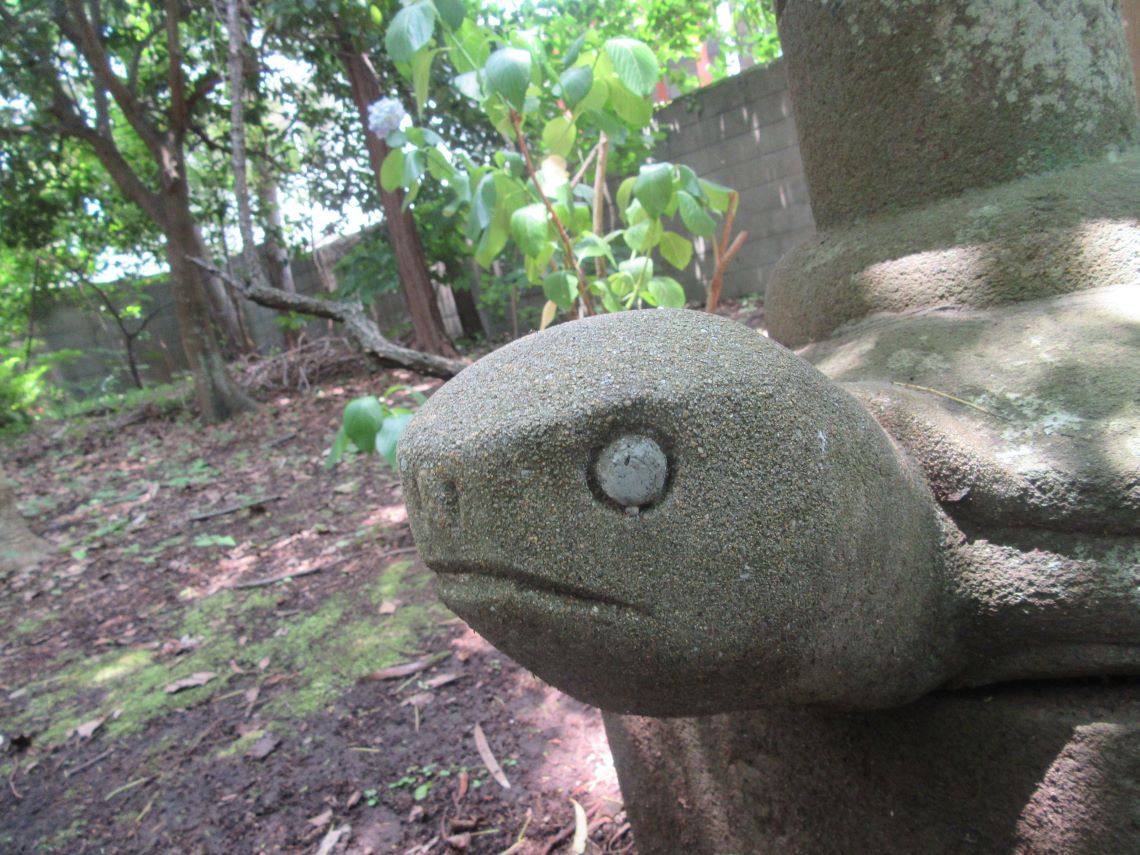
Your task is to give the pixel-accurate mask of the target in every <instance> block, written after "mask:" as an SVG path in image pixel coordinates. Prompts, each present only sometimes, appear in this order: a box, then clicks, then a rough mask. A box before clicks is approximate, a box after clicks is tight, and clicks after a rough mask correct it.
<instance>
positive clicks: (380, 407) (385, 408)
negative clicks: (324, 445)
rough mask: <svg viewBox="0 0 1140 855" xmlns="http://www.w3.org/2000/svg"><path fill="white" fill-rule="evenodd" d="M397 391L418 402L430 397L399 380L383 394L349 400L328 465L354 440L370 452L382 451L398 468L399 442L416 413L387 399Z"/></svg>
mask: <svg viewBox="0 0 1140 855" xmlns="http://www.w3.org/2000/svg"><path fill="white" fill-rule="evenodd" d="M397 392H403V393H405V394H407V395H408V397H410V398H411V399H412V400H414V401H415V402H416V403H417V404H423V403H424V402H425V401H426V400H427V398H425V397H424V395H423V393H422V392H417V391H416V390H415V389H412V388H411V387H410V386H407V385H404V384H397V385H395V386H389V387H388V388H387V389H386V390H385V391H384V394H383V395H381V396H380V397H376V396H375V395H364V396H363V397H360V398H356V399H354V400H352V401H349V402H348V405H347V406H345V408H344V416H343V417H342V419H341V426H340V430H339V431H337V435H336V439H334V440H333V444H332V448H331V449H330V450H329V456H328V459H327V460H326V461H325V467H326V468H329V469H331V468H332V467H333V466H335V465H336V464H337V462H338V461H339V460H340V458H341V457H343V456H344V453H345V451H347V450H348V447H349V445H350V444H351V445H352V446H353V447H355V448H356V450H357V451H361V452H363V453H365V454H368V455H371V454H373V453H374V452H378V453H379V454H380V456H381V457H383V458H384V459H385V460H387V461H388V465H389V466H391V467H392V468H393V469H395V468H396V443H397V442H398V441H399V439H400V434H402V433H403V432H404V428H405V427H407V424H408V422H409V421H411V419H412V415H413V412H412V410H411V409H410V408H408V407H401V406H393V405H391V404H389V403H387V401H388V399H389V398H390V396H392V395H394V394H395V393H397Z"/></svg>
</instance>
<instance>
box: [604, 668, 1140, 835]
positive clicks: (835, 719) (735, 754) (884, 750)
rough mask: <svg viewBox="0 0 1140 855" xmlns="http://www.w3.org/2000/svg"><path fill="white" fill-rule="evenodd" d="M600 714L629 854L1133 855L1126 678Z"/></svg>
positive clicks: (1135, 722)
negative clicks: (895, 705)
mask: <svg viewBox="0 0 1140 855" xmlns="http://www.w3.org/2000/svg"><path fill="white" fill-rule="evenodd" d="M605 722H606V731H607V733H608V735H609V740H610V746H611V748H612V749H613V754H614V762H615V764H616V766H617V770H618V776H619V778H620V780H621V786H622V792H623V794H624V796H625V802H626V810H627V812H628V814H629V816H630V820H631V822H632V823H633V827H634V828H635V829H636V833H637V846H638V852H640V853H641V855H676V853H679V852H684V853H687V855H730V853H736V855H748V853H780V855H785V853H786V855H791V853H797V855H799V853H803V855H825V854H826V853H837V855H838V854H839V853H842V855H853V853H876V855H888V853H899V855H904V853H905V855H913V853H919V852H921V853H923V855H935V853H947V855H951V853H953V855H960V853H972V852H976V853H1011V852H1016V853H1033V855H1044V853H1057V855H1062V853H1063V855H1079V853H1087V854H1088V855H1094V853H1095V854H1096V855H1105V853H1118V854H1119V855H1123V853H1136V852H1140V848H1138V847H1140V762H1138V758H1140V682H1138V681H1135V680H1121V681H1114V682H1105V681H1099V680H1098V681H1072V682H1056V681H1054V682H1049V683H1019V684H1006V685H1001V686H990V687H986V688H983V689H978V690H970V691H961V692H946V693H939V694H934V695H931V696H929V697H927V698H924V699H923V700H921V701H919V702H918V703H915V704H911V705H910V706H907V707H903V708H900V709H895V710H889V711H885V712H877V713H870V714H868V713H861V714H841V713H834V712H824V711H820V710H814V709H808V708H775V709H768V710H757V711H755V712H749V713H736V714H730V715H717V716H707V717H702V718H681V719H650V718H641V717H638V716H619V715H614V714H609V713H607V714H606V716H605Z"/></svg>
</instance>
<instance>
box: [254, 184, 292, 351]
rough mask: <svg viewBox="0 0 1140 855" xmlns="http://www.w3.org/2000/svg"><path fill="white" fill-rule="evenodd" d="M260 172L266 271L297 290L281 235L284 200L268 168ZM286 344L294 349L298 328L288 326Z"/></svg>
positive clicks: (273, 280) (274, 283)
mask: <svg viewBox="0 0 1140 855" xmlns="http://www.w3.org/2000/svg"><path fill="white" fill-rule="evenodd" d="M256 174H257V196H258V198H259V199H260V200H261V215H262V217H263V218H264V221H265V222H264V224H263V225H264V228H265V260H266V265H265V272H266V274H267V275H268V277H269V285H270V287H273V288H279V289H281V290H282V291H284V292H285V293H287V294H296V293H297V284H296V283H295V282H294V281H293V265H292V264H291V263H290V262H289V253H288V252H286V251H285V247H284V246H282V245H281V236H282V234H283V233H284V222H283V220H282V219H281V203H280V200H279V199H278V196H277V182H276V181H275V180H274V179H273V176H272V175H271V174H270V173H269V170H268V168H266V167H259V168H258V169H257V170H256ZM284 333H285V347H286V348H288V349H292V348H293V347H296V346H297V331H296V330H293V329H288V328H286V329H285V331H284Z"/></svg>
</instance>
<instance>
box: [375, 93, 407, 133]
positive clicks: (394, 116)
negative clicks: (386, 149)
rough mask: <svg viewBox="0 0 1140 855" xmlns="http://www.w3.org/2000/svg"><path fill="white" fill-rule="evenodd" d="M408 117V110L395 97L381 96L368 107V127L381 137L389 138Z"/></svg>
mask: <svg viewBox="0 0 1140 855" xmlns="http://www.w3.org/2000/svg"><path fill="white" fill-rule="evenodd" d="M407 119H408V111H407V110H405V109H404V105H403V104H401V103H400V102H399V101H397V100H396V99H395V98H381V99H380V100H379V101H377V102H375V103H374V104H373V105H372V106H371V107H369V108H368V127H369V128H370V129H371V131H372V133H374V134H376V136H378V137H380V139H387V137H388V134H390V133H391V132H392V131H395V130H398V129H399V128H400V127H401V126H402V125H403V124H404V122H405V120H407Z"/></svg>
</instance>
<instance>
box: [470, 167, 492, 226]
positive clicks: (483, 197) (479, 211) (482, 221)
mask: <svg viewBox="0 0 1140 855" xmlns="http://www.w3.org/2000/svg"><path fill="white" fill-rule="evenodd" d="M495 198H496V196H495V176H494V175H492V174H490V173H487V174H486V175H484V176H483V178H482V180H481V181H480V182H479V184H478V186H476V188H475V197H474V198H473V199H472V200H471V217H472V219H473V220H474V221H475V224H476V225H477V226H478V227H479V228H480V229H485V228H487V226H489V225H490V224H491V219H492V217H494V215H495Z"/></svg>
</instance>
